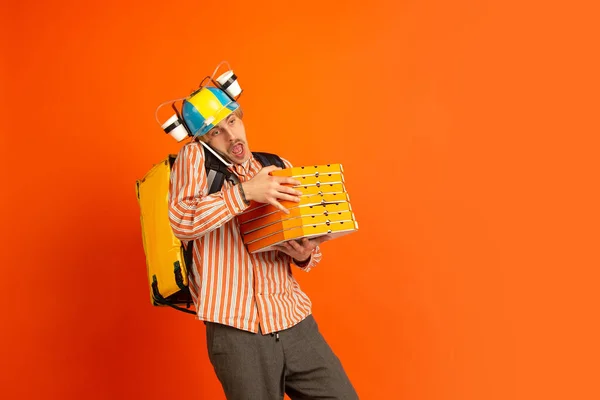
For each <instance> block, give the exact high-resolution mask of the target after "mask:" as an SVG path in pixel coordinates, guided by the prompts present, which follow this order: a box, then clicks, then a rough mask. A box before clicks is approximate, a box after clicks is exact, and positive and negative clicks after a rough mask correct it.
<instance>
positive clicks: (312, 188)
mask: <svg viewBox="0 0 600 400" xmlns="http://www.w3.org/2000/svg"><path fill="white" fill-rule="evenodd" d="M294 189H296V190H298V191H300V192H302V194H301V196H308V195H313V194H325V193H343V192H345V191H346V188H345V187H344V184H343V183H325V184H322V185H307V186H294Z"/></svg>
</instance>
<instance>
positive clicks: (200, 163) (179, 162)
mask: <svg viewBox="0 0 600 400" xmlns="http://www.w3.org/2000/svg"><path fill="white" fill-rule="evenodd" d="M246 208H248V204H246V203H245V202H244V199H243V198H242V195H241V192H240V188H239V185H234V186H231V187H227V188H226V187H224V188H223V189H222V190H221V191H219V192H216V193H213V194H211V195H208V184H207V178H206V170H205V168H204V150H203V149H202V147H201V145H200V144H199V143H196V142H193V143H189V144H187V145H185V146H184V147H183V148H182V149H181V150H180V151H179V154H178V155H177V159H176V160H175V163H174V164H173V168H172V170H171V179H170V182H169V222H170V223H171V228H172V229H173V233H174V235H175V237H177V238H178V239H180V240H186V241H187V240H193V239H197V238H199V237H202V236H204V235H206V234H207V233H209V232H210V231H212V230H214V229H217V228H219V227H221V226H222V225H224V224H225V223H226V222H228V221H229V220H231V219H232V218H233V217H235V216H236V215H238V214H240V213H241V212H242V211H244V210H245V209H246Z"/></svg>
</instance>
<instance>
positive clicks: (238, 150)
mask: <svg viewBox="0 0 600 400" xmlns="http://www.w3.org/2000/svg"><path fill="white" fill-rule="evenodd" d="M230 151H231V154H233V155H234V156H236V157H240V156H242V155H243V154H244V145H243V144H242V143H236V144H234V145H233V147H232V148H231V150H230Z"/></svg>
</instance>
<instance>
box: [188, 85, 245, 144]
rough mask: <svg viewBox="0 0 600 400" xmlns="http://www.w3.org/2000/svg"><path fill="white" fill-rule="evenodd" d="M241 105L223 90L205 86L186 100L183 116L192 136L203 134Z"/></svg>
mask: <svg viewBox="0 0 600 400" xmlns="http://www.w3.org/2000/svg"><path fill="white" fill-rule="evenodd" d="M239 106H240V105H239V104H238V103H237V102H235V101H234V100H233V99H232V98H231V97H229V95H227V94H226V93H225V92H224V91H223V90H221V89H219V88H216V87H210V86H205V87H202V88H201V89H200V90H199V91H197V92H196V93H193V94H192V95H191V96H190V97H189V98H188V99H186V100H184V102H183V107H182V118H183V120H184V122H185V125H187V127H188V129H189V131H190V134H191V135H192V136H195V137H197V136H203V135H205V134H206V133H207V132H208V131H210V130H211V129H212V128H214V127H215V126H216V125H217V124H218V123H219V122H221V121H222V120H223V119H225V118H226V117H227V116H228V115H229V114H231V113H232V112H233V111H235V110H236V109H238V108H239Z"/></svg>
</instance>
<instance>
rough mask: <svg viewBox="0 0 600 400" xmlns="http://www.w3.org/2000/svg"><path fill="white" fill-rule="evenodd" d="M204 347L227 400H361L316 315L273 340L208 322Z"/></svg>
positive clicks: (267, 336) (279, 334)
mask: <svg viewBox="0 0 600 400" xmlns="http://www.w3.org/2000/svg"><path fill="white" fill-rule="evenodd" d="M206 342H207V345H208V356H209V358H210V361H211V363H212V365H213V367H214V369H215V372H216V374H217V377H218V378H219V381H221V385H222V386H223V390H224V391H225V395H226V396H227V399H228V400H271V399H274V400H275V399H277V400H281V399H283V395H284V392H285V393H286V394H287V395H288V396H289V397H290V398H291V399H292V400H301V399H343V400H352V399H358V396H357V394H356V392H355V391H354V388H353V387H352V384H351V383H350V380H349V379H348V377H347V376H346V373H345V372H344V369H343V367H342V364H341V363H340V360H339V359H338V358H337V357H336V355H335V354H334V353H333V351H332V350H331V348H330V347H329V345H328V344H327V342H325V339H324V338H323V336H321V334H320V333H319V329H318V327H317V323H316V322H315V320H314V318H313V317H312V315H309V316H308V317H306V318H305V319H304V320H303V321H302V322H300V323H299V324H297V325H295V326H293V327H291V328H289V329H286V330H284V331H281V332H279V333H277V334H269V335H263V334H262V333H259V334H254V333H251V332H246V331H243V330H239V329H235V328H232V327H229V326H226V325H221V324H216V323H211V322H207V323H206Z"/></svg>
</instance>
